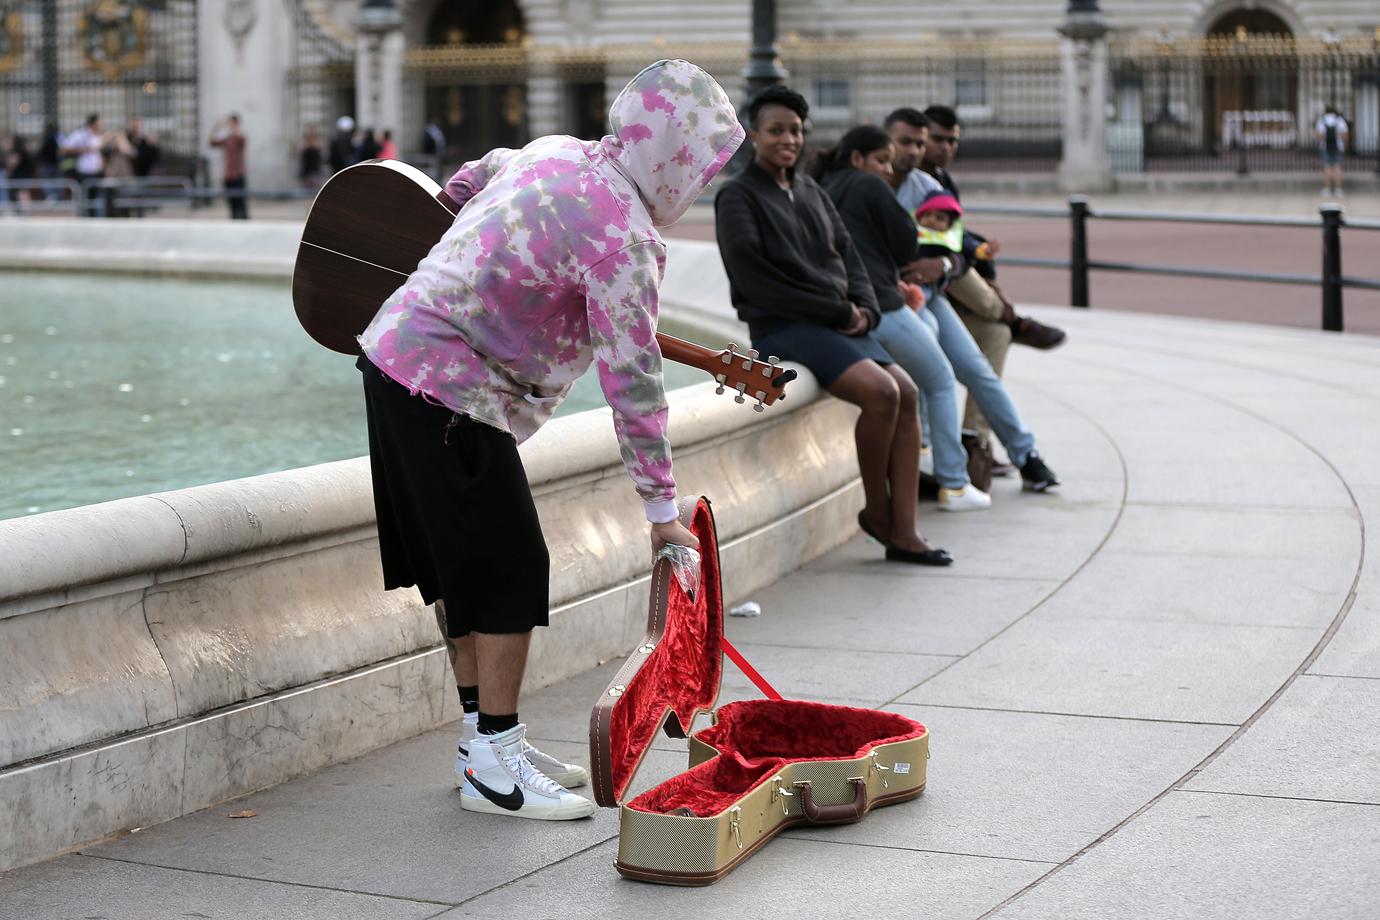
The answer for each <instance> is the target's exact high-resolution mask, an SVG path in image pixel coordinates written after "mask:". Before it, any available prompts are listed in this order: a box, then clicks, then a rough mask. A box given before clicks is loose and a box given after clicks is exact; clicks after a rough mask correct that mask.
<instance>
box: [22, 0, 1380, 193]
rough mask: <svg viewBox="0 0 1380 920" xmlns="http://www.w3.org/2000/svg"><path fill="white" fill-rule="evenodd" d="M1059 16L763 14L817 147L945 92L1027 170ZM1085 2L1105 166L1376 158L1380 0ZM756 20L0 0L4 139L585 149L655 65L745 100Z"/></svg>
mask: <svg viewBox="0 0 1380 920" xmlns="http://www.w3.org/2000/svg"><path fill="white" fill-rule="evenodd" d="M1067 6H1068V4H1066V3H1065V2H1061V0H984V2H976V0H858V2H849V0H778V2H777V4H776V7H777V25H778V47H779V49H780V53H781V57H782V62H783V64H784V66H785V67H786V69H787V70H788V71H789V72H790V82H791V83H792V84H793V85H795V86H796V87H797V88H799V89H800V90H801V91H802V92H804V93H805V94H806V95H807V97H808V98H809V99H810V101H811V104H812V106H813V112H814V118H813V125H812V128H813V130H814V131H815V134H816V136H817V137H820V138H827V137H829V136H830V135H831V134H834V133H837V132H838V131H840V130H842V129H843V128H845V127H846V126H848V125H849V124H852V123H855V122H858V121H863V120H878V119H880V118H881V117H882V116H884V115H885V114H886V112H887V111H889V110H890V109H891V108H893V107H895V106H898V105H905V104H909V105H919V106H923V105H926V104H929V103H933V102H940V103H946V104H951V105H955V106H956V107H957V108H958V110H959V112H960V115H961V117H962V118H963V120H964V125H965V142H970V143H969V145H968V147H967V152H966V153H965V156H970V157H971V158H972V160H973V162H974V164H975V165H976V164H978V163H981V164H986V165H988V166H990V167H991V168H993V169H1017V170H1022V171H1040V170H1046V169H1052V168H1053V164H1055V163H1056V162H1057V160H1058V157H1059V155H1060V149H1061V146H1062V142H1063V138H1062V132H1063V130H1064V127H1063V121H1062V115H1061V112H1062V108H1063V98H1062V84H1061V55H1062V54H1063V53H1064V51H1065V50H1066V48H1065V47H1064V45H1062V44H1061V42H1062V41H1063V40H1062V39H1061V36H1060V34H1059V31H1058V30H1059V28H1060V26H1061V24H1062V23H1063V22H1064V21H1065V17H1066V8H1067ZM1101 9H1102V13H1103V16H1104V17H1105V22H1106V25H1107V27H1108V28H1109V30H1110V31H1109V33H1108V36H1107V41H1108V49H1109V51H1108V54H1107V63H1106V67H1107V69H1108V72H1107V75H1106V77H1107V79H1106V81H1105V83H1106V93H1107V100H1106V101H1107V113H1108V119H1109V144H1110V145H1113V146H1114V147H1115V149H1114V150H1113V154H1112V158H1113V163H1114V166H1115V168H1116V169H1119V170H1123V171H1136V170H1143V169H1151V168H1175V167H1174V165H1173V164H1174V163H1178V164H1179V167H1178V168H1184V169H1189V168H1195V169H1202V168H1218V165H1221V164H1224V163H1229V162H1231V158H1232V156H1233V151H1244V152H1245V153H1249V154H1250V155H1251V156H1259V155H1263V154H1260V153H1258V151H1266V150H1271V149H1273V150H1286V149H1290V148H1296V149H1298V150H1305V149H1308V148H1309V147H1310V145H1311V143H1312V139H1311V125H1312V124H1313V122H1314V121H1315V120H1316V119H1317V117H1318V115H1319V114H1320V113H1321V111H1322V108H1323V106H1325V105H1327V104H1335V105H1336V106H1337V107H1338V108H1339V109H1340V110H1341V111H1342V113H1343V114H1344V115H1345V116H1346V117H1347V118H1348V119H1349V120H1350V121H1351V123H1352V126H1353V141H1354V146H1355V148H1356V152H1357V153H1361V154H1364V153H1365V152H1366V151H1371V152H1374V151H1375V149H1376V146H1377V122H1378V121H1380V63H1378V62H1380V57H1378V56H1377V45H1378V44H1380V4H1377V3H1376V2H1375V0H1172V2H1171V0H1103V2H1102V3H1101ZM751 15H752V8H751V2H750V0H698V2H657V0H363V2H361V0H199V2H193V0H146V2H136V0H0V135H5V134H11V133H20V134H23V135H25V136H28V137H35V138H36V137H38V136H39V135H40V134H41V133H42V131H43V128H44V125H45V124H47V123H50V122H53V123H56V124H57V125H58V126H59V127H60V128H61V129H62V130H71V129H73V128H75V127H76V126H78V125H79V124H80V123H81V121H82V119H83V118H84V116H85V115H86V114H87V113H88V112H99V113H101V114H102V115H103V116H104V118H105V120H106V122H107V124H120V123H122V122H123V121H124V120H125V119H127V118H129V117H131V116H134V115H138V116H140V117H141V118H142V119H143V120H144V123H145V126H146V128H148V129H151V130H155V131H157V132H158V133H159V135H160V138H161V139H162V143H163V145H164V148H165V150H166V151H168V152H169V153H170V155H171V157H172V162H174V163H178V162H181V163H183V164H184V165H189V164H194V163H196V162H197V161H206V160H207V159H208V158H209V159H210V166H209V172H210V173H211V174H212V175H213V176H214V172H215V154H214V153H213V151H211V149H210V148H209V147H208V146H207V139H208V137H209V134H210V132H211V130H212V127H213V125H215V124H216V122H217V121H218V120H219V119H220V118H222V117H223V116H224V115H225V114H227V113H230V112H236V113H238V114H240V116H241V118H242V121H243V124H244V130H245V132H246V134H247V135H248V137H249V150H248V162H249V170H250V182H251V186H254V187H258V188H261V189H262V188H272V187H288V186H290V185H292V174H293V166H294V161H295V155H294V151H295V149H296V145H297V142H298V140H299V138H300V136H301V134H302V131H303V129H304V128H305V127H306V126H307V125H309V124H314V125H317V126H319V127H320V129H321V131H322V133H323V134H325V135H326V136H328V137H329V135H330V133H331V131H332V130H333V126H334V123H335V121H336V119H337V118H338V117H339V116H341V115H351V116H353V117H354V118H355V119H356V121H358V123H359V124H360V126H361V127H365V126H367V127H372V128H375V129H377V130H380V131H381V130H384V129H388V130H391V131H392V132H393V133H394V136H395V138H396V139H397V142H398V146H399V149H400V151H401V153H402V155H403V156H404V157H405V158H406V157H408V156H410V155H414V154H418V153H419V152H420V151H421V149H422V143H423V137H424V133H425V131H424V129H425V127H426V125H427V124H428V122H429V121H430V122H433V123H434V124H435V125H436V126H437V127H439V128H440V130H441V132H442V133H443V134H444V137H445V150H444V151H443V154H442V159H443V160H444V162H445V164H446V165H450V164H453V163H455V162H459V161H460V160H462V159H464V158H467V157H470V156H475V155H478V154H480V153H482V152H483V151H485V150H487V149H489V148H491V147H494V146H513V145H520V144H522V143H524V142H525V141H526V140H528V139H530V138H532V137H535V136H538V135H541V134H546V133H558V132H559V133H570V134H575V135H579V136H584V137H597V136H599V135H600V134H602V133H603V131H604V117H605V111H606V109H607V105H608V102H609V101H610V100H611V99H612V97H613V95H614V94H615V93H616V92H617V91H618V90H619V89H620V88H621V87H622V86H623V84H624V83H625V82H626V81H627V80H628V78H629V77H631V76H632V75H633V74H634V73H636V72H637V70H639V69H640V68H641V67H642V66H645V65H646V64H647V63H650V62H651V61H653V60H656V59H658V58H662V57H671V56H674V57H685V58H688V59H690V60H693V61H696V62H697V63H699V64H701V65H702V66H704V67H705V68H706V69H708V70H709V71H711V72H712V73H714V74H715V75H716V76H717V77H718V78H719V79H720V80H721V81H722V82H723V83H724V84H725V86H727V87H728V88H729V89H730V91H731V92H734V93H738V94H741V92H742V84H743V77H742V73H743V68H744V66H745V63H746V59H747V52H748V47H749V44H750V41H749V38H750V31H751ZM1243 155H1244V154H1243ZM1175 156H1178V157H1180V159H1178V160H1174V159H1173V157H1175ZM1280 162H1281V164H1283V163H1284V161H1283V160H1281V161H1280ZM189 168H190V165H189ZM1222 168H1226V167H1225V166H1223V167H1222ZM1284 168H1287V167H1284ZM202 170H203V172H205V171H208V167H207V166H205V165H204V163H203V166H202Z"/></svg>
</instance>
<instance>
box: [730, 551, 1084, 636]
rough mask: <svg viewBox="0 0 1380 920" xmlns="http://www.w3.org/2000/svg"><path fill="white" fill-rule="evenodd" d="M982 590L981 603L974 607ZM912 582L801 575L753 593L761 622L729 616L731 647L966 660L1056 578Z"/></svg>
mask: <svg viewBox="0 0 1380 920" xmlns="http://www.w3.org/2000/svg"><path fill="white" fill-rule="evenodd" d="M977 583H980V584H981V590H982V593H983V597H984V601H985V602H984V603H982V604H977V605H975V604H974V603H973V591H974V588H975V587H976V585H977ZM922 584H923V590H922V589H921V586H920V585H917V584H915V583H914V582H913V581H912V580H911V579H899V578H898V579H892V578H885V577H877V576H876V575H873V574H863V573H856V572H847V571H837V572H833V573H830V574H823V573H817V572H801V573H799V574H797V575H795V576H793V577H791V578H789V579H783V580H782V581H779V582H777V583H776V584H774V585H771V586H770V587H768V588H765V589H763V590H761V591H757V592H755V593H754V594H753V595H752V599H753V600H755V601H757V602H758V603H760V604H761V605H762V615H761V616H760V617H754V618H751V619H744V618H741V617H730V618H729V619H728V636H729V638H730V639H732V640H733V642H734V643H739V644H740V643H749V642H750V643H753V644H756V645H780V646H791V647H807V648H814V649H833V650H835V651H838V650H844V649H848V650H858V651H874V652H875V651H885V650H887V649H890V650H892V651H896V652H911V653H920V654H930V655H966V654H968V653H969V652H971V651H973V649H975V648H976V647H977V646H978V645H980V644H981V643H982V642H984V641H986V640H987V638H988V637H990V636H991V635H992V634H993V633H995V632H997V631H998V630H1000V629H1002V628H1003V627H1005V626H1007V625H1008V624H1009V623H1011V622H1013V621H1014V620H1015V619H1016V618H1017V617H1019V616H1021V615H1023V614H1024V613H1025V611H1026V610H1028V609H1030V608H1031V607H1033V606H1034V605H1035V604H1036V603H1038V602H1039V601H1040V600H1042V599H1043V598H1044V597H1046V596H1047V595H1049V593H1050V592H1051V591H1053V590H1054V589H1055V588H1056V587H1058V586H1059V584H1060V582H1059V581H1057V580H1055V579H1052V578H1050V579H1035V578H1009V579H980V578H975V577H946V578H930V579H925V580H924V582H923V583H922Z"/></svg>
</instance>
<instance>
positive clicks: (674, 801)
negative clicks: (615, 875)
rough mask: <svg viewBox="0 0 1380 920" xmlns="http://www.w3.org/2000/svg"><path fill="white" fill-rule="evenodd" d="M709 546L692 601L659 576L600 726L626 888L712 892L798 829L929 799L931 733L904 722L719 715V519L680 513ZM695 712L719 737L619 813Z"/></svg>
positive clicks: (748, 707)
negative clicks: (636, 883) (656, 742)
mask: <svg viewBox="0 0 1380 920" xmlns="http://www.w3.org/2000/svg"><path fill="white" fill-rule="evenodd" d="M681 508H682V512H681V522H682V523H683V524H684V525H685V526H686V527H688V528H689V529H690V530H691V531H692V532H693V533H694V534H695V536H696V537H698V538H699V540H700V556H701V572H700V585H699V589H698V591H696V592H695V596H693V597H691V596H690V595H689V594H687V593H686V591H685V590H683V589H682V588H681V586H680V583H679V582H678V581H677V580H676V578H675V576H674V574H673V571H672V567H671V563H670V562H669V561H667V560H666V559H658V560H657V562H656V565H655V567H654V568H653V570H652V582H651V601H650V604H649V610H648V617H647V634H646V637H645V638H644V639H643V642H642V644H641V645H640V646H639V647H638V648H637V649H636V650H635V651H634V652H633V653H632V655H630V656H629V658H628V660H627V662H626V663H625V664H624V665H623V667H622V668H621V669H620V670H619V672H618V674H617V675H616V676H615V677H614V678H613V680H612V682H610V684H609V686H608V688H607V689H606V690H605V691H604V693H603V694H602V695H601V696H600V697H599V700H598V701H597V702H596V703H595V705H594V709H593V712H592V713H591V715H590V732H589V735H590V763H591V780H592V783H593V786H594V796H595V799H596V801H598V803H599V804H600V805H603V806H605V807H614V806H617V807H618V809H619V816H620V821H619V828H620V830H619V841H618V859H617V861H616V862H615V863H614V865H615V867H616V868H617V870H618V872H619V873H620V874H621V875H623V876H624V877H626V878H631V879H637V880H640V881H646V882H657V883H660V884H664V885H709V884H713V883H714V882H716V881H718V880H719V879H721V878H723V877H724V876H725V875H727V874H728V873H729V872H731V871H732V870H733V869H735V868H736V867H737V866H739V865H740V864H741V863H742V862H743V861H744V860H746V859H747V858H748V857H750V856H751V855H752V854H753V853H754V852H756V851H757V849H758V848H759V847H761V846H763V845H764V844H766V843H767V842H768V841H769V840H771V838H772V837H774V836H776V835H777V834H778V833H780V832H781V831H783V830H786V829H787V828H791V827H796V826H799V825H832V824H848V823H851V822H854V821H859V820H861V819H862V818H863V817H864V816H866V814H867V813H868V812H869V811H871V810H872V809H873V808H878V807H880V806H883V805H891V804H895V803H897V802H903V801H906V800H907V799H913V798H915V797H917V796H919V795H920V794H921V793H923V792H924V791H925V765H926V760H927V759H928V757H929V732H928V731H927V730H926V728H925V726H923V725H921V724H920V723H918V722H915V721H913V720H911V719H908V718H906V717H904V716H901V715H898V714H896V713H889V712H880V711H877V710H871V709H856V708H853V707H848V706H831V705H827V704H824V703H813V702H808V701H804V700H780V699H764V700H747V701H741V702H736V703H728V704H727V705H725V706H723V707H722V708H719V709H718V710H717V711H716V710H715V708H714V705H715V703H716V701H717V698H718V694H719V684H720V679H721V677H722V674H723V649H724V635H723V613H724V611H723V592H722V588H721V584H720V580H719V572H720V569H719V550H718V541H717V536H716V534H715V531H714V515H713V512H712V511H711V510H710V507H709V502H708V500H707V499H704V498H697V499H687V500H685V501H683V502H682V503H681ZM698 713H711V714H712V716H713V724H712V725H711V726H710V727H708V728H705V729H702V730H700V731H697V732H695V733H694V734H692V735H691V736H690V738H689V745H690V763H689V769H688V770H687V771H686V772H684V773H681V774H679V775H677V776H675V777H672V778H671V779H669V780H667V781H665V782H663V783H661V784H660V785H657V786H655V787H653V788H652V789H649V790H648V791H646V792H644V793H642V794H641V795H638V796H636V797H635V798H633V799H632V800H631V801H627V802H624V801H622V797H623V795H624V794H625V793H626V792H627V790H628V786H629V785H630V783H631V782H632V779H633V776H634V775H635V773H636V771H637V768H638V766H639V765H640V764H641V762H642V759H643V758H644V757H645V755H646V752H647V750H648V749H649V748H650V746H651V742H652V740H653V739H654V738H655V737H656V733H657V732H658V731H659V730H662V729H663V728H664V729H665V731H666V732H667V734H669V735H671V736H673V737H685V735H686V733H687V732H689V731H690V729H691V728H692V725H693V723H694V720H695V716H696V715H697V714H698Z"/></svg>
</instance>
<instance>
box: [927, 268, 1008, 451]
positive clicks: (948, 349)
mask: <svg viewBox="0 0 1380 920" xmlns="http://www.w3.org/2000/svg"><path fill="white" fill-rule="evenodd" d="M924 312H926V313H933V314H934V318H935V321H936V323H937V325H938V332H939V347H940V348H942V349H944V354H945V356H946V357H947V358H948V359H949V362H950V363H951V364H952V365H953V369H954V370H953V372H954V375H955V376H956V377H957V378H958V382H959V383H961V384H963V385H964V386H965V387H967V388H968V392H969V393H970V394H972V397H973V399H974V400H976V401H977V404H978V408H980V409H981V410H982V414H983V415H985V416H987V421H988V422H989V423H990V424H991V426H992V433H993V434H995V435H996V436H997V439H998V440H999V441H1001V443H1002V446H1003V447H1005V448H1006V455H1007V456H1008V457H1010V458H1011V462H1012V463H1014V464H1015V465H1016V466H1018V467H1020V466H1025V461H1026V460H1028V459H1029V458H1030V455H1031V453H1033V452H1034V450H1035V435H1033V434H1031V433H1030V429H1029V428H1026V427H1025V423H1024V422H1022V421H1021V414H1020V413H1019V412H1017V411H1016V404H1015V403H1013V402H1012V401H1011V396H1010V394H1008V393H1007V392H1006V385H1005V384H1004V383H1002V382H1001V378H1000V377H998V376H997V374H996V371H994V370H992V365H991V364H988V363H987V358H986V357H984V356H983V354H982V351H981V350H980V349H979V348H978V347H977V343H976V342H974V341H973V335H972V333H971V332H969V331H968V327H966V326H964V325H963V320H961V319H959V318H958V314H957V313H955V312H954V308H953V307H952V306H951V305H950V304H949V301H948V300H947V299H945V298H944V297H943V296H940V295H935V296H933V297H931V298H930V300H929V302H928V303H927V304H925V311H924ZM938 464H939V455H938V448H936V453H935V469H936V478H937V471H938Z"/></svg>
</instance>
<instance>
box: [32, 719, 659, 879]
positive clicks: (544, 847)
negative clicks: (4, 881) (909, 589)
mask: <svg viewBox="0 0 1380 920" xmlns="http://www.w3.org/2000/svg"><path fill="white" fill-rule="evenodd" d="M454 738H455V736H454V732H453V731H446V730H439V731H435V732H428V733H427V734H424V735H419V736H418V737H416V738H413V739H411V740H409V741H405V742H402V743H400V744H397V745H393V746H392V747H389V748H384V749H383V750H380V751H376V752H374V753H372V754H368V755H366V756H364V757H361V758H359V759H358V760H355V761H352V762H348V763H344V764H337V765H335V766H333V767H330V768H328V769H326V770H323V771H321V772H320V773H317V774H314V775H312V776H309V777H305V778H303V779H300V780H295V781H293V782H290V783H285V784H283V785H281V786H276V787H274V788H272V789H268V790H265V791H263V792H260V793H256V794H254V795H250V796H246V797H244V798H241V799H237V800H235V801H234V802H231V803H227V804H223V805H220V806H217V807H215V808H210V809H207V810H206V811H203V812H200V813H198V814H196V815H192V816H189V817H187V818H183V819H180V820H178V821H173V822H169V823H167V824H163V825H160V826H158V827H153V828H150V829H148V830H145V831H141V832H140V833H138V834H133V835H130V836H128V837H124V838H122V839H119V840H115V841H112V842H111V843H108V844H105V845H103V846H99V847H94V848H90V850H88V851H87V852H90V853H92V854H95V855H99V856H108V857H110V858H113V859H122V860H128V861H137V862H143V863H149V864H152V865H158V866H165V867H174V868H180V869H187V870H193V871H197V872H210V873H224V874H228V875H236V876H242V877H246V878H253V879H260V880H271V881H280V882H290V883H294V884H297V885H316V886H324V887H328V888H334V889H342V890H348V891H356V892H363V893H368V894H373V895H383V896H389V897H406V898H414V899H422V900H427V901H437V902H445V903H449V904H456V903H459V902H461V901H463V900H465V899H466V898H470V897H473V896H474V895H476V894H479V893H481V892H483V891H487V890H489V889H490V888H493V887H494V886H496V885H501V884H503V883H505V882H508V881H511V880H512V879H514V878H517V877H519V876H521V875H523V874H525V873H527V872H531V871H534V870H536V869H538V868H541V867H543V866H546V865H549V864H550V863H552V862H555V861H558V860H561V859H564V858H566V857H568V856H570V855H572V854H574V853H578V852H580V851H582V850H584V849H586V848H587V847H589V846H591V845H592V844H595V843H598V842H599V841H601V840H607V839H609V838H610V837H613V836H614V835H615V834H616V833H617V830H618V819H617V814H616V813H615V812H613V811H611V810H607V809H600V810H599V811H597V812H596V813H595V815H594V817H593V818H592V819H590V820H585V821H561V822H544V821H511V820H506V819H503V818H496V817H493V816H490V815H477V814H472V813H469V812H464V811H462V810H461V809H460V802H459V799H458V793H457V792H456V791H455V787H454V777H453V774H452V769H451V767H452V761H453V759H454V757H453V755H452V754H449V753H447V752H449V751H453V750H454V744H455V740H454ZM543 744H544V745H545V742H543ZM548 746H549V749H550V751H551V753H553V754H556V755H557V756H564V757H568V758H579V759H580V761H581V762H584V761H585V760H586V759H587V748H586V747H585V746H584V745H575V744H569V743H562V742H557V743H553V744H549V745H548ZM685 765H686V761H685V755H684V754H673V753H670V752H661V751H653V752H651V753H650V754H648V756H647V761H646V769H645V770H644V771H643V773H641V774H639V780H640V782H639V783H637V784H635V785H634V790H635V791H637V790H640V789H642V788H646V787H648V786H650V785H651V784H653V783H654V782H656V781H659V780H660V779H664V778H666V777H669V776H672V775H674V774H676V773H678V772H681V771H683V770H684V769H685ZM243 809H252V810H254V811H257V812H258V817H255V818H250V819H239V820H235V819H228V818H227V817H226V816H227V815H228V814H229V813H231V812H234V811H240V810H243ZM22 871H23V870H21V873H22Z"/></svg>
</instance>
